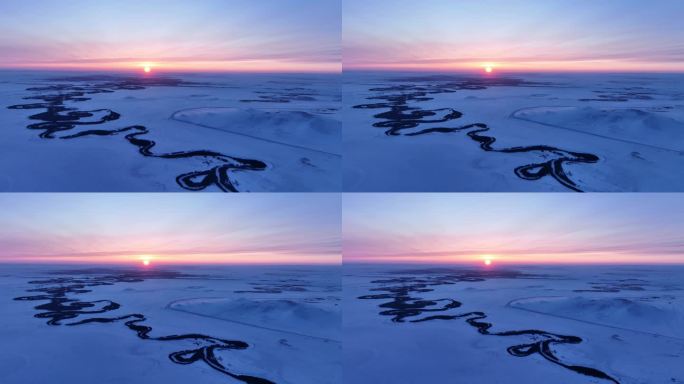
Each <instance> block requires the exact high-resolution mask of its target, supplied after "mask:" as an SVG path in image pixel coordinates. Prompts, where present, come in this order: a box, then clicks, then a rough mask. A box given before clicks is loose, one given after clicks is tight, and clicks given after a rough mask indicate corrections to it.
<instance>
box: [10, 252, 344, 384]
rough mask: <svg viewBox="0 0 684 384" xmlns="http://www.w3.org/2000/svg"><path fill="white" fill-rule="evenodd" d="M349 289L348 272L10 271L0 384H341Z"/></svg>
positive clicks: (323, 269) (13, 267)
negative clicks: (344, 285)
mask: <svg viewBox="0 0 684 384" xmlns="http://www.w3.org/2000/svg"><path fill="white" fill-rule="evenodd" d="M177 273H180V274H177ZM55 279H61V280H58V281H57V280H55ZM139 280H141V281H139ZM103 282H104V283H108V284H104V285H96V284H99V283H103ZM84 283H85V284H86V286H85V287H84V288H83V287H79V285H82V284H84ZM88 284H90V285H88ZM340 285H341V280H340V267H322V266H287V267H285V266H259V267H257V266H254V267H215V266H212V267H190V266H184V267H173V268H171V267H169V268H152V269H143V268H140V269H136V268H128V269H124V270H122V269H121V267H118V268H116V267H106V268H96V269H93V268H92V267H91V268H86V267H74V266H67V267H65V266H20V265H2V266H1V268H0V296H1V299H0V313H2V318H1V319H0V338H1V339H2V348H0V382H1V383H3V384H15V383H16V384H20V383H21V384H24V383H72V384H79V383H84V384H85V383H88V384H90V383H112V384H113V383H248V384H267V383H292V384H294V383H297V384H301V383H311V384H323V383H330V384H333V383H341V382H342V381H341V380H342V379H341V378H342V371H341V368H342V361H341V356H342V344H341V337H342V336H341V334H340V332H341V331H340V329H341V315H340V307H341V292H340V289H341V286H340ZM64 287H66V288H68V289H67V291H66V292H65V291H62V290H61V289H63V288H64ZM36 289H41V291H36ZM32 290H33V291H32ZM83 290H85V291H87V292H85V291H83ZM40 295H47V296H50V297H56V298H57V302H54V301H50V300H48V299H45V298H35V296H40ZM60 295H63V296H60ZM31 297H34V298H33V299H29V298H31ZM62 297H63V298H66V299H69V300H74V301H61V298H62ZM17 298H21V299H19V300H16V299H17ZM111 302H114V303H116V304H118V305H120V307H119V308H113V307H112V303H111ZM51 303H52V305H49V304H51ZM40 305H43V307H41V308H38V309H36V308H34V307H35V306H40ZM60 305H61V307H60ZM56 308H59V309H56ZM72 315H73V316H72ZM36 316H37V317H36ZM93 318H98V319H103V318H107V319H112V318H120V319H118V320H114V321H112V322H106V321H104V320H90V321H88V319H93ZM141 318H144V321H142V322H141V321H139V320H140V319H141ZM53 320H56V321H57V323H56V325H48V324H47V323H48V322H49V321H53ZM84 320H85V321H86V322H84V323H82V324H78V325H69V324H71V323H76V322H82V321H84ZM129 322H130V323H129ZM312 324H317V327H316V328H314V327H313V326H312ZM139 326H143V329H141V328H136V327H139ZM144 327H151V331H149V332H147V333H146V331H145V329H144ZM141 332H142V334H141ZM165 337H166V338H167V339H166V340H165V339H164V338H165ZM244 343H246V345H245V344H244ZM174 359H175V360H174ZM228 373H230V374H234V375H236V376H237V377H233V376H231V375H230V374H228Z"/></svg>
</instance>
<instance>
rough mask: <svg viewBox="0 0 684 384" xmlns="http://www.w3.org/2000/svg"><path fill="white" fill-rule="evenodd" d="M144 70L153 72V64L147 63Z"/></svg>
mask: <svg viewBox="0 0 684 384" xmlns="http://www.w3.org/2000/svg"><path fill="white" fill-rule="evenodd" d="M143 70H144V71H145V73H150V72H152V66H151V65H145V67H144V68H143Z"/></svg>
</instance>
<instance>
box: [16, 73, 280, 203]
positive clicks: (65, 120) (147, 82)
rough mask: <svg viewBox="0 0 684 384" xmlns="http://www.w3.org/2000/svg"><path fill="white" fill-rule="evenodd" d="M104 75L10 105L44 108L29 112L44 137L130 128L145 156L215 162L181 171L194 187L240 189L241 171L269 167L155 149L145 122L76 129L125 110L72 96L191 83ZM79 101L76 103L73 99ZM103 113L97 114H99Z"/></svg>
mask: <svg viewBox="0 0 684 384" xmlns="http://www.w3.org/2000/svg"><path fill="white" fill-rule="evenodd" d="M105 79H109V78H108V77H104V78H99V77H97V76H95V77H86V78H73V79H65V80H73V81H75V82H73V83H70V84H64V83H60V84H55V85H49V86H43V87H32V88H28V89H27V91H30V92H36V93H38V94H37V95H35V96H29V97H25V98H24V100H33V101H36V100H37V101H38V102H32V103H28V104H18V105H12V106H9V107H8V108H9V109H39V110H40V109H44V110H45V111H44V112H40V113H37V114H34V115H31V116H29V119H31V120H34V121H39V122H37V123H33V124H29V125H28V126H27V128H28V129H32V130H38V131H40V134H39V136H40V137H41V138H43V139H56V138H57V139H62V140H71V139H78V138H82V137H86V136H115V135H119V134H124V133H125V136H124V138H125V139H126V140H127V141H128V142H129V143H130V144H132V145H134V146H136V147H137V148H138V152H139V153H140V154H141V155H143V156H145V157H154V158H160V159H199V160H202V162H203V163H204V164H207V165H208V166H209V167H210V168H208V169H203V170H197V171H193V172H188V173H184V174H181V175H178V176H177V177H176V182H177V183H178V185H179V186H180V187H181V188H184V189H186V190H190V191H200V190H204V189H206V188H208V187H210V186H215V187H218V188H219V189H220V190H221V191H224V192H238V188H237V183H236V182H235V181H234V180H233V179H231V175H232V174H233V173H235V172H242V171H263V170H265V169H266V168H267V165H266V163H264V162H262V161H260V160H254V159H243V158H238V157H234V156H228V155H225V154H223V153H220V152H215V151H209V150H191V151H177V152H168V153H155V152H153V151H152V149H153V148H154V146H155V145H156V143H155V142H154V141H153V140H151V139H149V138H144V137H145V136H146V135H147V134H148V133H150V130H149V129H148V128H147V127H145V126H142V125H133V126H128V127H123V128H116V129H91V130H83V131H79V132H75V133H71V132H72V131H73V130H75V129H76V128H81V127H90V126H95V125H101V124H105V123H108V122H111V121H116V120H118V119H119V118H120V117H121V115H120V114H119V113H117V112H114V111H112V110H110V109H94V110H79V109H78V108H75V107H72V106H66V105H65V104H66V103H67V102H70V103H77V102H84V101H88V100H90V99H91V95H96V94H101V93H112V92H115V91H117V90H143V89H146V88H147V87H153V86H156V87H162V86H163V87H178V86H190V84H186V83H184V82H182V81H181V80H177V79H172V78H135V77H130V78H128V77H124V78H117V79H116V80H114V79H109V80H105ZM70 105H73V104H70ZM96 116H97V117H96Z"/></svg>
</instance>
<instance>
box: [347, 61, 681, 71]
mask: <svg viewBox="0 0 684 384" xmlns="http://www.w3.org/2000/svg"><path fill="white" fill-rule="evenodd" d="M438 61H439V62H438V63H421V62H405V63H345V65H344V69H345V70H352V71H408V72H480V71H482V70H483V69H484V70H485V72H488V73H489V72H490V71H488V70H487V67H488V66H490V67H491V68H492V72H493V71H494V69H496V68H497V67H499V66H500V65H498V64H497V65H488V64H484V65H483V64H482V62H477V61H472V62H464V61H459V60H454V61H453V62H450V61H449V60H438ZM498 63H503V64H505V72H528V73H529V72H570V73H573V72H580V73H582V72H608V73H610V72H613V73H614V72H637V73H638V72H666V73H668V72H672V73H681V72H684V65H682V64H681V63H662V64H661V63H648V62H622V61H613V60H595V61H592V60H583V61H533V62H532V61H516V60H507V61H498Z"/></svg>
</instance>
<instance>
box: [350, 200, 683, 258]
mask: <svg viewBox="0 0 684 384" xmlns="http://www.w3.org/2000/svg"><path fill="white" fill-rule="evenodd" d="M343 206H344V213H343V224H342V230H343V233H344V237H343V253H344V263H354V262H356V263H434V264H442V263H466V264H469V263H482V262H484V261H485V260H486V259H490V260H491V261H492V264H494V265H496V264H497V263H502V264H505V263H514V264H530V263H542V264H547V263H548V264H558V263H567V264H576V263H581V264H583V263H602V264H613V263H624V264H681V263H684V237H683V236H682V234H683V233H684V196H683V195H682V194H649V193H636V194H630V193H617V194H565V193H561V194H549V193H526V194H506V193H484V194H468V193H458V194H345V196H344V197H343Z"/></svg>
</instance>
